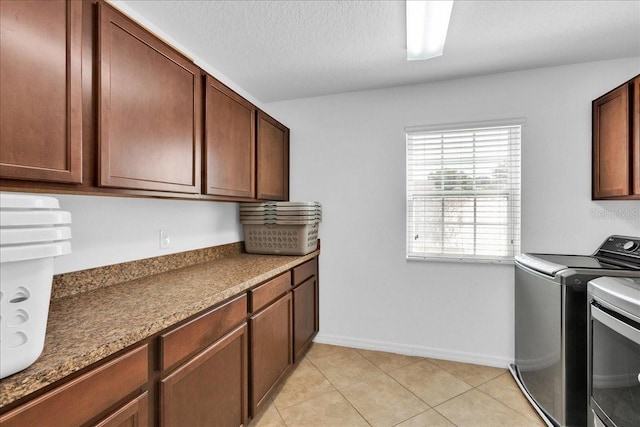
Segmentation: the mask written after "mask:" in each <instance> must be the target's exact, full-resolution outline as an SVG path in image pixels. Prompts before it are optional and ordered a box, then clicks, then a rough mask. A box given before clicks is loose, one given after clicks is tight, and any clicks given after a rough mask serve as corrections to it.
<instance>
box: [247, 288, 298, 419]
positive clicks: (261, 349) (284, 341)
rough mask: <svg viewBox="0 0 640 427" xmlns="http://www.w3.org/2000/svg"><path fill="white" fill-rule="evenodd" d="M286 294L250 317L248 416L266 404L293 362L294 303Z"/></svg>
mask: <svg viewBox="0 0 640 427" xmlns="http://www.w3.org/2000/svg"><path fill="white" fill-rule="evenodd" d="M292 301H293V299H292V296H291V292H288V293H287V294H285V295H284V296H282V297H281V298H280V299H278V300H277V301H276V302H274V303H273V304H271V305H269V306H268V307H267V308H265V309H264V310H262V311H260V312H259V313H257V314H254V315H252V316H251V317H250V318H249V325H250V329H251V414H252V416H255V415H256V414H257V413H258V412H259V410H260V409H261V408H262V406H263V405H264V404H265V403H266V401H267V399H266V397H267V396H268V394H269V392H270V391H271V390H272V389H273V387H274V386H275V385H276V384H277V383H278V381H279V380H280V379H281V378H282V377H283V376H284V374H285V373H286V372H287V370H288V369H289V366H290V365H291V364H292V363H293V360H292V350H291V349H292V347H291V345H292V341H293V340H292V338H293V328H292V322H293V312H292V308H293V304H292Z"/></svg>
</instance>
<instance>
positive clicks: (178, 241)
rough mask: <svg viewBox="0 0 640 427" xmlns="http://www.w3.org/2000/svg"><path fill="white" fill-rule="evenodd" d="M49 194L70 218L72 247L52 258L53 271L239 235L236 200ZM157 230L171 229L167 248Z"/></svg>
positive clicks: (196, 246) (232, 239)
mask: <svg viewBox="0 0 640 427" xmlns="http://www.w3.org/2000/svg"><path fill="white" fill-rule="evenodd" d="M49 196H53V197H55V198H57V199H58V200H59V201H60V207H61V208H62V210H65V211H70V212H71V221H72V224H71V234H72V238H71V251H72V252H71V254H69V255H64V256H60V257H57V258H55V261H54V273H55V274H60V273H67V272H70V271H79V270H85V269H88V268H93V267H100V266H104V265H111V264H118V263H122V262H126V261H132V260H137V259H143V258H151V257H155V256H161V255H168V254H171V253H176V252H184V251H188V250H192V249H200V248H205V247H209V246H217V245H221V244H226V243H232V242H238V241H240V240H243V237H242V227H241V226H240V223H239V219H238V204H237V203H222V202H202V201H191V200H161V199H143V198H124V197H107V196H103V197H98V196H71V195H60V194H49ZM160 229H163V230H165V231H166V232H167V233H168V234H169V237H170V239H171V246H170V247H169V248H168V249H160V236H159V230H160Z"/></svg>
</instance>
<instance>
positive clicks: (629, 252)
mask: <svg viewBox="0 0 640 427" xmlns="http://www.w3.org/2000/svg"><path fill="white" fill-rule="evenodd" d="M600 251H604V252H609V253H615V254H617V255H623V256H628V257H631V258H640V237H627V236H611V237H609V238H608V239H607V240H605V242H604V243H603V244H602V246H600V249H599V250H598V252H600Z"/></svg>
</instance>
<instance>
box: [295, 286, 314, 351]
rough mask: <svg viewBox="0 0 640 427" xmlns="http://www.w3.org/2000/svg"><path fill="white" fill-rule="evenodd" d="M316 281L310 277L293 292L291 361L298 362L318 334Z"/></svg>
mask: <svg viewBox="0 0 640 427" xmlns="http://www.w3.org/2000/svg"><path fill="white" fill-rule="evenodd" d="M317 307H318V280H317V278H316V276H312V277H310V278H309V279H307V280H306V281H305V282H304V283H302V284H301V285H299V286H298V287H296V288H295V289H294V290H293V361H294V362H298V360H300V359H301V358H302V356H303V355H304V353H305V351H306V350H307V348H309V346H310V345H311V341H312V340H313V337H314V336H315V335H316V333H317V332H318V315H317V314H318V311H317Z"/></svg>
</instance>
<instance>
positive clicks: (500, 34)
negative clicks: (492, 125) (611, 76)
mask: <svg viewBox="0 0 640 427" xmlns="http://www.w3.org/2000/svg"><path fill="white" fill-rule="evenodd" d="M115 3H116V4H118V3H119V4H124V7H125V8H130V9H132V10H133V11H135V12H136V13H138V14H139V15H141V16H143V17H144V18H145V19H146V20H148V21H149V22H150V23H152V24H153V25H154V26H156V27H157V28H158V29H160V30H161V31H163V32H165V33H166V34H168V35H169V36H171V37H172V38H173V39H174V40H175V41H177V42H178V43H180V44H181V45H183V46H184V47H186V48H187V49H189V50H190V52H192V53H193V54H194V55H196V56H198V57H199V58H201V59H202V60H203V61H205V62H206V63H207V64H210V65H211V66H212V67H215V69H217V70H219V71H220V72H222V73H224V74H225V76H227V77H228V78H229V79H231V80H232V81H234V82H235V83H236V84H237V85H239V86H240V87H242V88H243V89H244V90H246V91H247V92H248V93H250V94H251V95H252V96H254V97H255V98H257V99H258V100H260V101H262V102H265V103H267V102H273V101H279V100H284V99H292V98H304V97H311V96H319V95H326V94H332V93H341V92H350V91H356V90H364V89H374V88H383V87H391V86H401V85H408V84H416V83H424V82H433V81H439V80H447V79H454V78H460V77H468V76H475V75H483V74H490V73H498V72H505V71H515V70H522V69H529V68H538V67H547V66H555V65H563V64H572V63H579V62H587V61H598V60H606V59H613V58H622V57H631V56H640V1H637V0H627V1H460V0H459V1H456V2H455V3H454V6H453V12H452V15H451V23H450V25H449V32H448V37H447V42H446V45H445V49H444V55H443V56H441V57H438V58H434V59H430V60H427V61H407V60H406V42H405V16H404V14H405V3H404V1H380V0H378V1H339V0H326V1H303V0H298V1H284V0H281V1H266V0H261V1H248V0H236V1H213V0H211V1H196V0H182V1H180V0H123V1H120V2H115ZM639 68H640V64H639Z"/></svg>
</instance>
